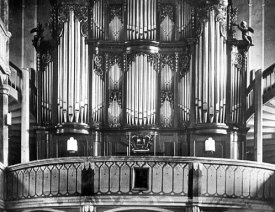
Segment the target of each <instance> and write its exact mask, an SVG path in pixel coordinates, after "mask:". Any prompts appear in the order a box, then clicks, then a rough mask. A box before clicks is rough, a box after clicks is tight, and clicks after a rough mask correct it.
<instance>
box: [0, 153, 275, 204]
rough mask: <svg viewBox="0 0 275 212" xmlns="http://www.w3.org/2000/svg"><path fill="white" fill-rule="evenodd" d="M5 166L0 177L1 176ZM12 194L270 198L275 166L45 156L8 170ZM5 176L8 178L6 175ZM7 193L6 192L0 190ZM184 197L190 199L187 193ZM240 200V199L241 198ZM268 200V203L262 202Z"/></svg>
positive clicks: (13, 197) (274, 194)
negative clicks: (139, 183)
mask: <svg viewBox="0 0 275 212" xmlns="http://www.w3.org/2000/svg"><path fill="white" fill-rule="evenodd" d="M137 168H145V169H148V188H147V189H144V190H138V189H135V188H134V180H135V179H134V175H135V174H134V170H135V169H137ZM1 176H3V175H1V169H0V180H1ZM5 180H6V184H5V185H6V188H7V193H6V200H7V201H11V200H20V199H30V198H39V197H73V196H81V195H82V196H93V195H96V196H97V197H98V198H99V197H100V196H101V195H103V196H106V195H112V196H125V195H130V196H131V195H137V194H138V195H142V196H156V195H158V196H164V195H165V196H167V195H168V196H170V197H171V198H173V197H179V196H181V197H187V196H188V197H190V198H193V197H198V198H210V199H211V201H213V202H215V201H217V198H218V199H219V200H218V201H219V203H220V204H223V203H226V201H227V200H226V199H229V198H230V201H231V202H232V203H234V201H235V199H243V202H247V201H250V200H258V201H264V202H266V204H269V203H268V202H272V201H273V200H274V198H275V189H274V188H275V166H274V165H270V164H258V163H254V162H248V161H245V162H243V161H233V160H224V159H223V160H221V159H217V160H214V159H209V160H205V159H203V158H180V157H176V158H175V157H173V158H169V159H167V158H159V157H145V158H138V157H127V158H126V157H99V158H95V157H94V158H70V159H67V160H66V161H64V160H62V159H59V160H56V159H54V160H45V161H38V162H33V163H29V164H20V165H17V166H12V167H9V168H7V170H6V179H5ZM2 181H3V178H2ZM1 195H2V197H3V193H1V192H0V198H1ZM182 201H185V199H184V198H183V200H182ZM238 203H239V202H238ZM261 204H262V203H261Z"/></svg>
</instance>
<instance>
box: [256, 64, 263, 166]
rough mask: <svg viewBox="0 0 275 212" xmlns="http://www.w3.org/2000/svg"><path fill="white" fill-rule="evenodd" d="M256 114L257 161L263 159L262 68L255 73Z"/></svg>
mask: <svg viewBox="0 0 275 212" xmlns="http://www.w3.org/2000/svg"><path fill="white" fill-rule="evenodd" d="M254 90H255V98H254V105H255V116H254V138H255V140H254V150H255V151H254V152H255V154H254V159H255V161H257V162H262V161H263V135H262V124H263V120H262V116H263V86H262V70H261V69H260V70H258V71H256V73H255V87H254Z"/></svg>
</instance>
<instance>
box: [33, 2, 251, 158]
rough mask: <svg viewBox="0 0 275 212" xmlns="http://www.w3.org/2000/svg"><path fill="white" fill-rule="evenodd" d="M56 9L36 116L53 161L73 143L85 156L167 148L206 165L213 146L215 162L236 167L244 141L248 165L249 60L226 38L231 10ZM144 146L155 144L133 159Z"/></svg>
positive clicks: (97, 5)
mask: <svg viewBox="0 0 275 212" xmlns="http://www.w3.org/2000/svg"><path fill="white" fill-rule="evenodd" d="M53 9H54V10H53V11H55V12H54V13H53V15H52V23H53V29H52V30H53V32H56V33H55V34H57V36H56V37H54V39H56V40H58V42H57V43H58V44H57V46H56V51H52V55H51V59H49V60H48V61H44V62H43V63H41V65H39V71H40V72H41V74H42V78H41V83H42V89H41V91H40V92H41V94H42V102H41V107H40V110H41V113H38V114H41V123H39V124H40V125H41V126H44V127H45V128H46V129H47V130H48V129H50V133H51V134H52V135H53V136H52V142H51V143H53V147H52V149H55V152H56V155H55V156H57V157H58V156H60V155H64V154H65V153H64V154H63V153H62V151H63V150H62V149H61V147H62V145H61V143H62V142H66V141H67V140H68V138H69V137H71V135H72V134H73V135H76V137H77V140H78V142H80V143H81V142H82V143H83V146H84V147H83V148H82V149H83V151H84V152H83V153H81V154H83V155H92V154H93V153H92V152H93V149H96V152H97V154H103V155H131V154H149V155H163V154H165V152H167V151H166V150H165V148H166V147H169V146H170V147H171V145H167V143H169V144H172V146H174V147H177V148H174V147H173V149H174V150H173V151H172V152H173V153H172V154H173V155H195V156H204V155H205V154H204V152H203V149H204V141H205V140H206V139H207V138H208V137H213V139H214V140H215V141H216V144H217V145H218V146H219V147H221V148H222V150H221V151H216V154H217V156H219V157H230V156H229V153H228V151H226V149H227V148H230V146H233V145H231V143H232V142H233V141H231V140H230V135H231V134H232V133H233V134H236V133H237V134H238V139H237V140H238V141H237V142H238V145H239V146H238V145H237V146H238V148H239V152H240V154H239V158H241V157H242V153H241V150H242V145H243V144H244V141H245V140H244V135H245V130H246V129H245V123H244V121H243V119H241V114H243V113H244V109H245V105H244V102H243V101H242V99H241V98H242V96H243V93H244V92H245V85H244V83H245V79H244V77H245V71H246V66H245V63H246V62H245V60H246V52H245V51H243V50H242V48H240V45H238V41H237V40H236V39H235V38H234V36H233V34H232V33H227V32H229V31H230V30H232V27H231V25H232V22H233V19H234V17H233V14H232V12H231V11H232V5H231V4H228V2H227V1H205V0H197V1H190V0H169V1H168V0H115V1H111V0H91V1H85V0H69V1H64V0H55V1H53ZM39 57H41V58H42V57H43V55H40V56H39ZM41 58H38V59H39V61H40V60H41ZM53 58H57V59H53ZM54 64H57V65H54ZM55 72H57V78H54V77H53V76H54V75H53V73H55ZM54 84H56V85H57V86H56V87H57V88H58V89H57V90H54V89H53V85H54ZM53 114H57V116H58V119H57V121H55V122H54V121H53ZM95 135H96V136H95ZM98 135H100V138H98ZM231 137H232V136H231ZM139 138H150V142H151V141H152V142H151V143H150V145H149V146H150V148H148V149H147V150H148V151H147V150H146V151H145V152H142V151H138V150H137V149H134V148H135V146H138V145H137V144H135V142H136V141H139V140H140V139H139ZM131 139H132V140H131ZM143 140H146V139H143ZM147 140H148V139H147ZM147 140H146V141H147ZM235 140H236V139H235ZM148 142H149V140H148ZM234 142H235V141H234ZM54 144H56V145H54ZM95 145H99V146H100V147H101V150H100V152H99V147H98V146H95ZM234 146H236V145H234ZM184 152H185V153H184ZM65 155H66V154H65Z"/></svg>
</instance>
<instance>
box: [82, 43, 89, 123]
mask: <svg viewBox="0 0 275 212" xmlns="http://www.w3.org/2000/svg"><path fill="white" fill-rule="evenodd" d="M83 40H84V42H83V44H84V46H85V47H83V49H84V48H85V77H84V80H85V89H86V92H85V97H84V104H85V106H84V122H85V123H87V122H88V115H89V114H88V87H89V85H88V79H89V74H88V73H89V63H88V45H86V44H85V38H83Z"/></svg>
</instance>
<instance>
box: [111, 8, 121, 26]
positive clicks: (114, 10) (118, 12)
mask: <svg viewBox="0 0 275 212" xmlns="http://www.w3.org/2000/svg"><path fill="white" fill-rule="evenodd" d="M109 12H110V19H109V21H112V20H113V19H114V18H115V17H117V18H118V19H119V20H120V21H121V23H123V18H122V6H121V5H110V11H109Z"/></svg>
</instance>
